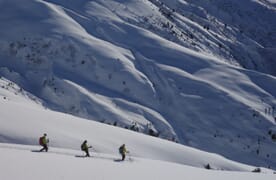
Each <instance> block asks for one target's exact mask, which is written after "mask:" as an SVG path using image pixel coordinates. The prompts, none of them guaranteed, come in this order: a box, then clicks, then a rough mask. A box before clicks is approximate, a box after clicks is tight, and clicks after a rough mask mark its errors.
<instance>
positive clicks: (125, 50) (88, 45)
mask: <svg viewBox="0 0 276 180" xmlns="http://www.w3.org/2000/svg"><path fill="white" fill-rule="evenodd" d="M162 2H163V4H162V3H161V1H157V0H156V1H153V0H152V1H148V0H128V1H115V0H94V1H89V0H79V1H73V0H47V1H42V0H9V1H8V0H0V8H1V11H0V25H1V28H0V33H1V39H0V75H1V76H2V77H4V78H5V79H8V80H9V81H11V82H14V83H16V84H17V85H18V86H19V87H14V84H13V83H11V82H9V81H7V80H2V83H3V85H2V86H3V88H6V87H7V88H8V89H10V88H13V89H14V90H13V91H16V93H20V94H21V93H23V94H25V96H27V97H28V98H31V99H33V100H34V101H35V102H36V104H38V105H39V104H42V105H43V106H44V107H46V108H50V109H54V110H57V111H61V112H65V113H70V114H73V115H76V116H79V117H83V118H86V119H91V120H95V121H100V122H104V123H108V124H116V125H117V126H120V127H127V128H130V127H131V126H132V125H133V124H136V127H135V128H138V130H139V131H140V132H143V133H151V134H152V135H156V136H157V135H158V136H159V137H161V138H164V139H170V140H173V141H178V142H180V143H181V144H185V145H188V146H192V147H196V148H199V149H202V150H206V151H210V152H215V153H219V154H222V155H224V156H226V157H227V158H229V159H232V160H236V161H240V162H244V163H248V164H251V165H254V166H265V167H272V168H276V161H275V156H276V154H275V146H276V145H275V143H274V142H273V140H272V138H271V137H272V135H273V133H276V132H274V128H275V120H274V116H275V112H274V111H275V107H276V99H275V96H276V94H275V93H276V91H275V89H276V78H275V77H274V76H272V75H273V74H274V72H275V71H274V70H273V68H275V66H273V65H274V62H273V61H272V62H269V63H267V62H266V61H270V60H269V58H270V57H273V53H275V51H274V48H275V47H274V44H273V42H274V41H273V38H274V37H275V36H274V34H273V32H274V29H273V28H274V27H276V26H275V25H274V24H275V21H272V20H271V19H273V17H275V4H273V3H271V4H268V3H267V1H262V3H261V1H249V0H246V1H243V3H241V6H239V8H240V10H238V9H237V8H235V7H236V5H235V4H234V5H233V6H234V7H232V5H231V7H232V8H230V10H236V9H237V10H238V11H237V12H236V11H235V13H233V14H232V13H231V12H232V11H230V12H228V11H225V13H224V12H220V13H218V12H217V11H216V9H217V8H218V7H220V3H221V2H225V3H226V4H227V3H229V2H230V1H229V2H228V1H226V0H225V1H212V3H211V2H210V3H209V4H207V3H206V2H207V1H206V2H205V1H197V2H190V1H162ZM233 2H234V1H233ZM256 2H257V3H256ZM164 3H165V4H164ZM247 6H249V7H255V6H256V7H257V9H260V10H258V11H256V13H258V14H257V15H258V16H257V17H255V15H254V16H251V15H250V14H249V15H247V16H246V17H245V19H242V18H238V17H235V16H236V15H237V16H244V15H243V14H242V15H240V13H244V12H246V13H247V11H244V8H246V9H248V8H247ZM175 7H178V8H175ZM227 7H228V6H227ZM207 9H208V13H207ZM228 9H229V8H228ZM253 9H254V8H253ZM248 10H250V12H252V9H250V8H249V9H248ZM254 12H255V11H254ZM190 13H192V14H190ZM230 15H231V16H230ZM232 15H233V18H231V17H232ZM234 15H235V16H234ZM229 16H230V17H229ZM250 17H252V18H250ZM208 18H211V19H213V20H214V21H212V23H211V22H210V21H207V20H206V19H208ZM214 18H215V19H214ZM256 18H258V19H259V18H260V19H262V21H261V22H262V23H261V25H260V27H259V28H260V29H259V30H258V31H261V32H263V31H264V34H263V36H259V34H262V33H259V34H258V36H256V33H255V31H253V30H254V26H253V25H254V24H255V25H256V24H259V20H258V21H257V20H256ZM204 19H205V20H204ZM230 19H232V20H230ZM208 20H209V19H208ZM255 20H256V21H255ZM205 22H206V23H207V22H209V23H208V24H207V25H208V26H206V25H205ZM240 23H243V24H242V25H243V26H244V24H250V26H248V29H243V28H240V26H239V25H240ZM204 26H205V27H204ZM241 30H242V33H241V32H240V31H241ZM265 33H270V36H269V37H271V38H268V35H267V36H266V35H265ZM271 33H272V34H271ZM255 50H258V52H257V51H255ZM259 50H260V51H259ZM245 52H246V53H249V54H246V53H245ZM260 52H264V53H263V54H262V53H260ZM255 53H257V54H255ZM237 54H238V55H240V56H239V57H236V56H237ZM249 57H250V58H249ZM249 59H250V60H251V61H249ZM242 60H244V62H243V61H242ZM254 63H257V64H258V67H259V65H261V64H262V63H263V64H264V65H263V66H262V67H261V68H254V67H253V66H252V64H254ZM241 66H244V67H247V68H250V69H257V70H260V71H262V72H268V73H270V74H272V75H269V74H263V73H260V72H257V71H251V70H247V69H244V68H241ZM4 78H3V79H4ZM21 88H22V89H21ZM25 91H27V92H28V93H26V92H25ZM10 108H12V107H10ZM16 111H19V109H16ZM8 112H10V111H8ZM40 116H41V115H39V116H37V118H39V117H40ZM11 119H16V117H14V118H11ZM10 121H12V120H10ZM22 121H23V122H24V121H27V120H22ZM45 121H46V120H45ZM49 121H50V119H49ZM1 123H3V124H6V128H5V130H6V131H1V142H10V143H15V142H17V143H19V142H21V141H23V140H24V141H25V138H23V139H20V137H21V134H24V131H26V130H25V129H22V132H21V133H20V136H16V137H14V136H13V135H11V132H13V131H15V129H10V128H11V127H12V126H10V124H9V123H10V122H9V121H7V120H6V119H5V118H2V119H1ZM56 123H57V122H56ZM52 125H53V126H54V127H53V129H58V127H57V125H55V123H54V122H53V124H52ZM73 129H74V128H73ZM73 129H72V130H73ZM28 131H36V130H34V129H33V128H31V127H30V129H29V130H28ZM48 131H50V132H51V130H50V129H49V130H48ZM14 133H17V131H15V132H14ZM33 133H34V132H33ZM36 133H41V131H38V130H37V131H36ZM33 135H34V134H33ZM35 136H36V135H35ZM72 136H73V135H72ZM27 139H28V138H27ZM31 141H32V142H34V139H32V140H31ZM24 143H26V142H24ZM29 143H31V142H29ZM78 143H79V142H78ZM154 152H155V151H154Z"/></svg>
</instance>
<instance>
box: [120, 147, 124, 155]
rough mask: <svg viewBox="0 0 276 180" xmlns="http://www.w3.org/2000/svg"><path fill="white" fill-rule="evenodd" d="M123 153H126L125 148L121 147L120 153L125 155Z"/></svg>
mask: <svg viewBox="0 0 276 180" xmlns="http://www.w3.org/2000/svg"><path fill="white" fill-rule="evenodd" d="M123 151H124V148H123V146H121V147H120V148H119V153H120V154H123V153H124V152H123Z"/></svg>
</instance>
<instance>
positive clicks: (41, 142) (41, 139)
mask: <svg viewBox="0 0 276 180" xmlns="http://www.w3.org/2000/svg"><path fill="white" fill-rule="evenodd" d="M39 144H40V145H41V146H43V145H44V144H43V137H40V138H39Z"/></svg>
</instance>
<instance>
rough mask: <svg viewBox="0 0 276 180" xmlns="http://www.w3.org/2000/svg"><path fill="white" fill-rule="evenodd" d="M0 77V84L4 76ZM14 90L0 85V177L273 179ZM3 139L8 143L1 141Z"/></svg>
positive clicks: (268, 173) (32, 179) (263, 171)
mask: <svg viewBox="0 0 276 180" xmlns="http://www.w3.org/2000/svg"><path fill="white" fill-rule="evenodd" d="M0 82H1V84H2V85H3V84H5V83H7V82H8V81H7V80H0ZM17 89H18V87H17V86H13V88H11V87H9V88H7V89H0V94H1V99H0V107H1V108H0V113H1V117H0V132H1V136H0V140H1V143H0V158H1V163H0V168H1V173H0V179H13V180H19V179H29V180H35V179H51V180H55V179H57V180H59V179H67V180H71V179H72V180H73V179H79V178H84V179H90V178H92V179H130V178H131V179H137V180H142V179H149V178H151V179H160V180H166V179H169V178H172V179H176V180H177V179H183V177H186V178H187V177H188V178H193V179H204V180H209V179H210V180H211V179H212V180H219V179H230V178H236V179H256V180H260V179H266V180H268V179H269V180H270V179H271V180H272V179H273V178H275V175H274V174H275V173H276V172H273V171H272V170H269V169H266V168H256V167H254V166H253V167H252V166H249V165H245V164H241V163H237V162H234V161H231V160H228V159H226V158H224V157H222V156H219V155H217V154H212V153H207V152H204V151H199V150H197V149H195V148H190V147H186V146H183V145H180V144H177V143H172V142H170V141H166V140H162V139H159V138H154V137H150V136H145V135H143V134H139V133H135V132H132V131H130V130H125V129H122V128H117V127H113V126H108V125H105V124H102V123H97V122H94V121H87V120H86V119H81V118H78V117H75V116H71V115H68V114H64V113H58V112H53V111H51V110H49V109H45V108H43V107H42V106H41V104H40V103H39V102H34V101H33V100H32V97H30V96H28V94H27V93H26V92H24V91H21V92H20V93H18V92H17ZM13 109H17V111H16V113H10V112H11V110H13ZM22 121H23V123H22ZM7 122H9V123H7ZM41 132H47V133H48V135H47V138H48V139H49V150H48V152H47V153H46V152H39V149H41V147H39V146H37V143H38V139H39V138H38V137H40V136H41ZM4 135H6V136H4ZM84 139H86V140H87V141H88V144H89V146H90V145H92V148H91V149H90V155H91V157H85V156H84V152H82V151H80V149H79V148H80V144H81V143H82V142H83V141H84ZM5 141H7V142H12V143H13V144H8V143H3V142H5ZM122 143H125V144H126V147H127V150H128V151H129V153H128V154H127V156H126V159H125V161H121V160H120V158H121V157H120V155H119V153H118V147H120V146H121V145H122ZM26 144H29V145H26ZM30 144H32V146H30ZM252 171H256V172H259V173H253V172H252Z"/></svg>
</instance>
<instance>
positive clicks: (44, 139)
mask: <svg viewBox="0 0 276 180" xmlns="http://www.w3.org/2000/svg"><path fill="white" fill-rule="evenodd" d="M48 143H49V139H47V134H46V133H44V135H43V136H42V137H40V138H39V144H40V145H41V146H42V149H40V150H39V151H40V152H42V151H44V150H45V151H46V152H48Z"/></svg>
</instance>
